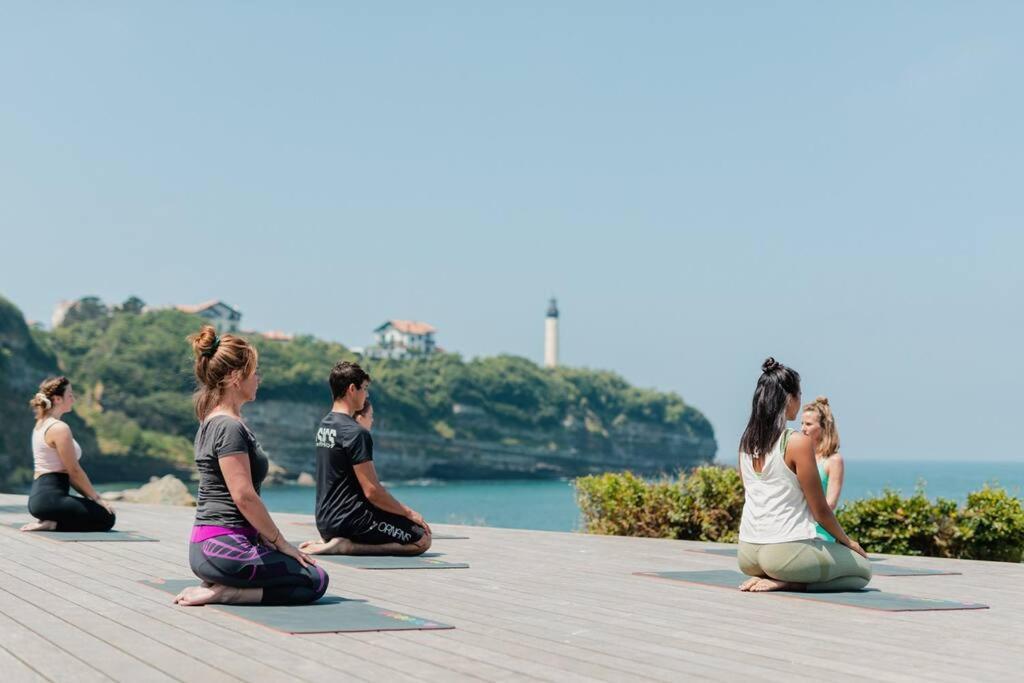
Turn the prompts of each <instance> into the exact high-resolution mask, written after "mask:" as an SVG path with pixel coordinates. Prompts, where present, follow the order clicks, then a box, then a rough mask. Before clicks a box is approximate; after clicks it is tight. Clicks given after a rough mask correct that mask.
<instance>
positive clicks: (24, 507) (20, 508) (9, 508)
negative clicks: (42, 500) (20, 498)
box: [0, 503, 28, 512]
mask: <svg viewBox="0 0 1024 683" xmlns="http://www.w3.org/2000/svg"><path fill="white" fill-rule="evenodd" d="M0 512H28V503H22V504H21V505H0Z"/></svg>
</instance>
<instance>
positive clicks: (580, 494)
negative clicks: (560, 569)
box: [573, 472, 683, 538]
mask: <svg viewBox="0 0 1024 683" xmlns="http://www.w3.org/2000/svg"><path fill="white" fill-rule="evenodd" d="M573 483H574V485H575V486H576V500H577V503H578V504H579V506H580V510H581V511H582V513H583V520H584V524H585V529H584V530H585V531H587V532H589V533H592V534H607V535H612V536H646V537H650V538H676V537H677V528H678V523H677V522H675V521H674V515H676V514H677V513H678V511H679V510H680V509H681V507H682V505H681V503H682V497H683V492H682V489H681V488H680V487H679V485H678V484H677V483H673V482H671V481H668V480H661V481H656V482H648V481H646V480H644V479H642V478H640V477H638V476H636V475H635V474H633V473H632V472H622V473H621V474H617V473H613V472H608V473H605V474H600V475H592V476H589V477H581V478H579V479H576V480H575V481H574V482H573Z"/></svg>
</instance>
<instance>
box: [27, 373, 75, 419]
mask: <svg viewBox="0 0 1024 683" xmlns="http://www.w3.org/2000/svg"><path fill="white" fill-rule="evenodd" d="M69 384H71V380H69V379H68V378H67V377H64V376H63V375H62V376H60V377H47V378H46V379H44V380H43V381H42V382H40V383H39V391H38V392H37V393H36V395H35V396H33V397H32V400H31V401H29V402H28V404H29V405H30V406H32V410H33V412H35V414H36V419H37V420H42V419H43V415H46V413H47V411H49V410H50V408H52V407H53V397H54V396H63V395H64V392H66V391H67V390H68V385H69Z"/></svg>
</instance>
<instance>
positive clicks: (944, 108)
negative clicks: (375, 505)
mask: <svg viewBox="0 0 1024 683" xmlns="http://www.w3.org/2000/svg"><path fill="white" fill-rule="evenodd" d="M556 4H557V5H558V6H553V5H556ZM513 5H514V6H513ZM3 17H4V18H3V22H2V24H0V83H2V86H3V93H2V97H3V106H2V107H0V230H2V233H3V235H2V240H0V248H2V250H3V258H2V262H3V270H2V272H0V293H2V294H3V295H5V296H7V297H8V298H10V299H12V300H13V301H14V302H15V303H17V304H18V305H19V306H21V308H22V309H23V310H24V311H25V313H26V315H27V316H29V317H30V318H35V319H42V320H48V319H49V315H50V311H51V309H52V307H53V305H54V303H55V302H56V301H57V300H59V299H62V298H73V297H78V296H82V295H86V294H96V295H99V296H101V297H103V298H104V299H106V300H108V301H110V302H119V301H121V300H123V299H124V298H125V297H127V296H128V295H130V294H137V295H139V296H140V297H142V298H143V299H144V300H145V301H147V302H149V303H151V304H168V303H177V302H197V301H201V300H204V299H208V298H222V299H224V300H226V301H228V302H231V303H233V304H235V305H237V306H238V307H239V308H240V309H241V310H242V311H243V312H244V315H245V319H244V322H245V324H246V325H247V326H250V327H253V328H256V329H268V328H281V329H285V330H290V331H296V332H308V333H313V334H316V335H318V336H322V337H326V338H330V339H336V340H340V341H342V342H345V343H347V344H350V345H362V344H365V343H367V342H368V341H369V340H370V332H371V329H372V328H373V327H374V326H375V325H376V324H378V323H380V322H381V321H383V320H384V319H387V318H415V319H422V320H426V321H429V322H431V323H433V324H434V325H436V326H437V327H438V328H439V330H440V333H439V342H440V343H441V344H442V345H443V346H444V347H446V348H448V349H451V350H455V351H459V352H461V353H463V354H464V355H467V356H473V355H490V354H495V353H500V352H509V353H516V354H520V355H524V356H528V357H531V358H534V359H537V360H539V359H540V357H541V352H542V330H543V314H544V311H545V308H546V305H547V298H548V296H549V295H551V294H555V295H557V296H558V299H559V302H560V305H561V308H562V312H563V317H562V350H563V360H564V362H565V363H567V364H571V365H580V366H590V367H596V368H609V369H614V370H617V371H619V372H620V373H622V374H623V375H624V376H625V377H626V378H628V379H629V380H630V381H632V382H634V383H637V384H639V385H643V386H651V387H657V388H659V389H666V390H674V391H678V392H679V393H680V394H682V396H683V397H684V398H685V399H686V400H687V401H689V402H691V403H693V404H694V405H696V406H697V407H699V408H700V409H702V410H703V411H704V412H705V413H706V414H707V415H708V416H709V418H710V419H711V421H712V423H713V424H714V426H715V429H716V433H717V436H718V440H719V444H720V454H721V455H722V456H724V457H726V458H728V457H731V456H730V454H731V453H732V452H734V449H735V444H736V442H737V441H738V439H739V435H740V432H741V431H742V428H743V425H744V423H745V420H746V415H747V411H748V410H749V404H750V396H751V392H752V390H753V386H754V382H755V381H756V379H757V377H758V374H759V367H760V363H761V361H762V360H763V358H764V357H765V356H767V355H773V356H775V357H776V358H778V359H779V360H781V361H783V362H785V363H787V364H790V365H792V366H793V367H796V368H797V369H798V370H799V371H800V372H801V373H802V374H803V377H804V384H805V387H804V391H805V397H807V398H809V397H813V396H814V395H815V394H818V393H825V394H828V395H829V396H830V397H831V398H832V401H833V405H834V406H835V409H836V412H837V416H838V419H839V426H840V430H841V434H842V438H843V444H844V446H843V451H844V454H845V455H846V456H847V458H850V459H853V458H919V459H922V460H925V459H986V460H987V459H1019V458H1020V457H1021V455H1022V453H1021V451H1022V449H1021V446H1020V439H1019V438H1018V428H1017V424H1018V422H1019V419H1020V416H1019V413H1020V406H1021V400H1020V393H1019V388H1018V387H1019V385H1020V384H1021V382H1022V380H1024V362H1022V360H1021V358H1022V354H1021V350H1020V346H1021V336H1022V332H1024V324H1022V318H1021V301H1022V300H1024V276H1022V269H1021V267H1020V265H1019V263H1018V261H1019V259H1020V258H1021V253H1022V251H1024V237H1022V234H1021V228H1022V223H1024V221H1022V218H1024V192H1022V191H1021V187H1022V180H1024V178H1022V159H1024V89H1022V88H1021V74H1024V41H1021V39H1020V35H1021V34H1020V28H1021V26H1024V5H1022V4H1020V3H1013V2H1007V3H1000V2H988V3H983V4H967V3H954V2H931V1H929V2H917V3H912V2H901V3H881V2H868V3H856V4H855V5H849V6H840V5H839V4H837V3H818V2H790V3H765V2H750V3H679V2H665V3H655V2H644V3H635V2H619V3H601V2H594V1H593V0H590V1H587V2H580V3H572V4H570V3H549V2H538V3H479V2H469V1H467V2H462V3H442V2H437V3H418V2H415V3H414V2H409V3H387V4H386V5H383V4H381V3H369V4H367V3H335V2H324V3H313V2H308V3H301V4H298V3H280V2H244V3H243V2H215V3H206V2H203V3H175V4H173V5H166V6H163V7H156V6H155V4H154V3H128V2H125V3H104V2H99V3H46V4H45V6H44V5H43V4H42V3H20V4H17V5H14V4H11V5H8V6H6V7H5V9H4V12H3ZM1006 483H1009V482H1006Z"/></svg>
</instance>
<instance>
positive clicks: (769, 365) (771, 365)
mask: <svg viewBox="0 0 1024 683" xmlns="http://www.w3.org/2000/svg"><path fill="white" fill-rule="evenodd" d="M777 367H779V364H778V362H776V360H775V359H774V358H772V357H771V356H768V358H766V359H765V361H764V362H763V363H761V372H768V371H770V370H774V369H775V368H777Z"/></svg>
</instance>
